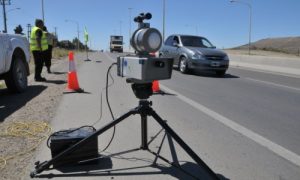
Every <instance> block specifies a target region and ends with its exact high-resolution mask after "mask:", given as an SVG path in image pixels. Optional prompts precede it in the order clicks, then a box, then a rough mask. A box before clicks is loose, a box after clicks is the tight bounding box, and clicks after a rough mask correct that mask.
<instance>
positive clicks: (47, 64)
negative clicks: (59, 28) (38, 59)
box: [43, 26, 55, 73]
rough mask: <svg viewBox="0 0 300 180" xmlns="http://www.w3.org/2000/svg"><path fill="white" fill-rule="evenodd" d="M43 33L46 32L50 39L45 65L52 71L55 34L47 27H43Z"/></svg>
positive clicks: (48, 39)
mask: <svg viewBox="0 0 300 180" xmlns="http://www.w3.org/2000/svg"><path fill="white" fill-rule="evenodd" d="M43 33H45V35H46V37H47V41H48V49H47V51H45V54H44V56H45V66H46V67H47V72H48V73H51V59H52V49H53V45H54V38H55V37H54V35H53V34H51V33H49V32H48V31H47V27H46V26H44V27H43Z"/></svg>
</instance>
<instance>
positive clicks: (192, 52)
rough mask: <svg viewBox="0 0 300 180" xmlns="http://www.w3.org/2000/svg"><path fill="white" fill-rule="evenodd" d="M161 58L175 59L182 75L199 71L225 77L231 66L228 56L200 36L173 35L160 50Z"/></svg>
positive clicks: (175, 64) (175, 63)
mask: <svg viewBox="0 0 300 180" xmlns="http://www.w3.org/2000/svg"><path fill="white" fill-rule="evenodd" d="M159 56H160V57H170V58H174V66H176V67H178V68H179V70H180V71H181V72H182V73H188V72H189V70H191V69H199V70H204V71H214V72H216V74H217V75H219V76H224V75H225V73H226V70H227V69H228V66H229V58H228V56H227V54H226V53H225V52H223V51H221V50H218V49H216V47H215V46H213V45H212V44H211V43H210V42H209V41H208V40H207V39H206V38H204V37H200V36H191V35H171V36H169V37H168V38H167V39H166V41H165V43H164V45H163V47H162V48H161V49H160V51H159Z"/></svg>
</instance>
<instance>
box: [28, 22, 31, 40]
mask: <svg viewBox="0 0 300 180" xmlns="http://www.w3.org/2000/svg"><path fill="white" fill-rule="evenodd" d="M30 36H31V24H27V39H28V41H30Z"/></svg>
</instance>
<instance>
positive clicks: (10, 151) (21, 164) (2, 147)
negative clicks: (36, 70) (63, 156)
mask: <svg viewBox="0 0 300 180" xmlns="http://www.w3.org/2000/svg"><path fill="white" fill-rule="evenodd" d="M52 62H53V66H52V71H53V73H52V74H47V73H45V71H46V68H44V70H43V73H44V74H43V75H44V76H45V77H46V78H47V80H48V81H47V82H43V83H42V82H35V81H34V80H33V74H31V75H30V76H29V88H28V90H27V91H26V92H25V93H22V94H10V93H8V92H7V90H6V89H0V134H2V135H0V168H1V166H3V165H4V164H3V160H1V157H2V158H3V157H4V158H6V157H12V158H11V159H9V160H7V164H6V165H5V166H4V167H3V168H1V169H0V174H1V176H0V179H1V180H2V179H3V180H15V179H16V180H17V179H22V177H23V176H24V174H25V170H26V167H27V166H28V164H29V163H30V162H31V159H32V157H33V156H34V155H35V153H34V152H35V150H33V151H31V152H29V153H26V154H25V155H21V156H17V154H19V153H24V152H27V151H28V149H30V148H32V147H34V146H35V145H39V143H38V141H36V140H34V139H32V138H26V137H24V136H5V135H3V133H5V130H6V128H7V127H8V126H9V125H12V124H13V122H16V121H18V122H19V121H22V122H30V121H37V122H46V123H48V122H50V121H51V119H52V118H53V117H54V115H55V112H56V108H57V107H58V104H59V101H60V99H61V97H62V95H63V91H64V89H65V87H66V77H67V71H68V61H67V60H66V59H63V60H53V61H52ZM77 64H78V62H77ZM43 144H44V142H43Z"/></svg>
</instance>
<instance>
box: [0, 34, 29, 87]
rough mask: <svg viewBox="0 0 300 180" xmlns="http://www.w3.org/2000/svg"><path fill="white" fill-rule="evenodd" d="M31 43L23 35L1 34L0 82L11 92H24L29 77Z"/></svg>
mask: <svg viewBox="0 0 300 180" xmlns="http://www.w3.org/2000/svg"><path fill="white" fill-rule="evenodd" d="M29 60H30V50H29V42H28V41H27V39H26V38H25V37H23V36H21V35H10V34H2V33H0V80H3V79H4V80H5V84H6V86H7V88H8V89H9V90H10V91H11V92H23V91H25V90H26V88H27V83H28V81H27V76H28V75H29Z"/></svg>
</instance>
